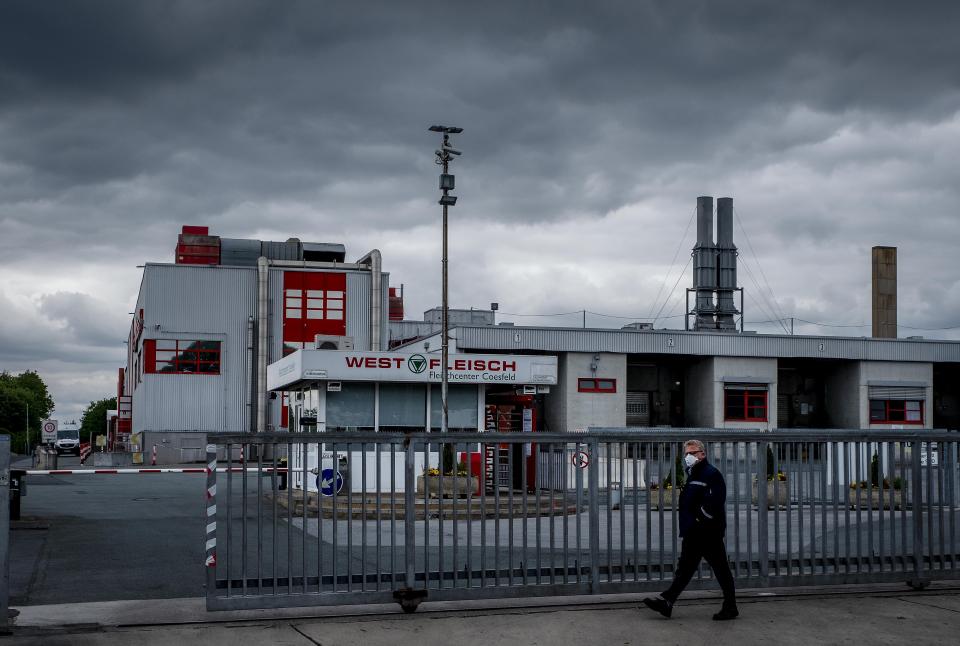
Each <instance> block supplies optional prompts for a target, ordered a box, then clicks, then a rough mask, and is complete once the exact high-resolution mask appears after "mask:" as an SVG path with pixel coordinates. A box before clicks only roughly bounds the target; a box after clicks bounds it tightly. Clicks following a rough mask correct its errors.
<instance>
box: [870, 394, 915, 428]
mask: <svg viewBox="0 0 960 646" xmlns="http://www.w3.org/2000/svg"><path fill="white" fill-rule="evenodd" d="M870 423H871V424H923V401H922V400H911V399H871V400H870Z"/></svg>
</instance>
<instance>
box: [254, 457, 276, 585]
mask: <svg viewBox="0 0 960 646" xmlns="http://www.w3.org/2000/svg"><path fill="white" fill-rule="evenodd" d="M264 446H265V445H263V444H258V445H257V595H258V596H262V595H263V449H264ZM276 478H277V474H276V473H271V479H270V481H271V482H276ZM271 493H272V494H273V495H272V496H271V497H272V498H275V497H276V495H277V492H276V491H272V492H271Z"/></svg>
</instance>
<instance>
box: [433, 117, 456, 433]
mask: <svg viewBox="0 0 960 646" xmlns="http://www.w3.org/2000/svg"><path fill="white" fill-rule="evenodd" d="M430 131H431V132H439V133H442V134H443V143H441V144H440V148H438V149H437V151H436V153H437V159H436V164H437V165H439V166H443V172H442V173H441V174H440V190H441V191H443V195H442V196H441V197H440V205H441V206H442V207H443V257H442V259H441V261H440V264H441V265H442V267H443V281H442V283H443V286H442V290H443V303H442V305H441V307H442V313H441V318H440V336H441V346H440V347H441V350H440V362H441V368H440V374H441V378H440V400H441V402H442V405H443V415H442V417H441V419H440V432H441V433H446V432H447V429H448V428H449V424H448V420H449V415H448V409H447V386H448V381H447V377H448V376H447V363H448V362H449V357H450V352H449V351H450V348H449V345H448V341H449V339H448V337H449V334H448V327H449V319H448V311H447V207H450V206H454V205H455V204H456V203H457V198H456V196H454V195H450V194H449V191H452V190H453V188H454V185H455V182H454V176H453V175H451V174H449V173H448V172H447V171H448V170H449V164H450V160H451V159H452V157H453V156H454V155H458V156H459V155H460V151H459V150H454V149H453V148H451V147H450V135H455V134H458V133H461V132H463V128H458V127H456V126H430Z"/></svg>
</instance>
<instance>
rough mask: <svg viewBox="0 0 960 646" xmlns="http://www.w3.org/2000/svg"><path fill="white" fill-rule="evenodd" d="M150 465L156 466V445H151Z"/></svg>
mask: <svg viewBox="0 0 960 646" xmlns="http://www.w3.org/2000/svg"><path fill="white" fill-rule="evenodd" d="M150 466H152V467H155V466H157V445H156V444H154V445H153V453H152V454H151V456H150Z"/></svg>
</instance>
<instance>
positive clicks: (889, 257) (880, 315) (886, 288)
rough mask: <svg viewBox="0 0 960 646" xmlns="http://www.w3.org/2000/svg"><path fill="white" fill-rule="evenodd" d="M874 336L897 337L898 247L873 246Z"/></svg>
mask: <svg viewBox="0 0 960 646" xmlns="http://www.w3.org/2000/svg"><path fill="white" fill-rule="evenodd" d="M872 278H873V279H872V283H873V301H872V310H873V336H874V338H877V339H896V338H897V248H896V247H874V248H873V277H872Z"/></svg>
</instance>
